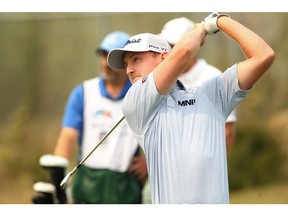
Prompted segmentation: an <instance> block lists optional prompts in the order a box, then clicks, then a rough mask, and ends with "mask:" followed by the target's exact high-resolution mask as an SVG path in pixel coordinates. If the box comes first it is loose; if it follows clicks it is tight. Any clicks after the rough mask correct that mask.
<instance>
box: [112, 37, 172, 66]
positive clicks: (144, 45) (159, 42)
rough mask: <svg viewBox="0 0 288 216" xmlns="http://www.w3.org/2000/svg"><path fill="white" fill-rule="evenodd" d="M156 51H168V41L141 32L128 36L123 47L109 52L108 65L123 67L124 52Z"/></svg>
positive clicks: (169, 48) (169, 49)
mask: <svg viewBox="0 0 288 216" xmlns="http://www.w3.org/2000/svg"><path fill="white" fill-rule="evenodd" d="M146 51H154V52H157V53H163V52H168V53H169V52H170V51H171V47H170V45H169V44H168V42H167V41H166V40H165V39H164V38H162V37H160V36H158V35H155V34H151V33H142V34H138V35H134V36H132V37H130V38H129V40H128V41H127V42H126V44H125V45H124V47H123V48H116V49H113V50H111V51H110V52H109V54H108V57H107V61H108V65H109V67H111V68H114V69H124V64H123V63H124V62H123V56H124V53H125V52H146Z"/></svg>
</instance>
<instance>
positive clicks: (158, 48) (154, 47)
mask: <svg viewBox="0 0 288 216" xmlns="http://www.w3.org/2000/svg"><path fill="white" fill-rule="evenodd" d="M149 48H153V49H157V50H160V49H161V50H162V51H167V49H166V48H165V47H159V46H155V45H153V44H149Z"/></svg>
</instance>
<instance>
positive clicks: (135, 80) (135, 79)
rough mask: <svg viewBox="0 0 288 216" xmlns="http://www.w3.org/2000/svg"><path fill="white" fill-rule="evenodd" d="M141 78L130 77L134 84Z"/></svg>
mask: <svg viewBox="0 0 288 216" xmlns="http://www.w3.org/2000/svg"><path fill="white" fill-rule="evenodd" d="M140 78H141V77H134V78H132V79H130V80H131V83H132V84H134V83H136V82H137V81H138V80H139V79H140Z"/></svg>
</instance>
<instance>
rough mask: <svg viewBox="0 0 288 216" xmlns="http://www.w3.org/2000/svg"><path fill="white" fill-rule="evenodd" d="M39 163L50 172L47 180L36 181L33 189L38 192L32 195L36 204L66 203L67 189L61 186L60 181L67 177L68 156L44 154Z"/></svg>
mask: <svg viewBox="0 0 288 216" xmlns="http://www.w3.org/2000/svg"><path fill="white" fill-rule="evenodd" d="M39 164H40V165H41V167H43V168H44V170H46V171H47V172H48V175H49V178H48V180H47V182H41V181H40V182H36V183H35V184H34V185H33V190H34V191H35V192H36V194H35V195H33V197H32V202H33V203H34V204H66V203H67V194H66V190H65V189H62V188H61V187H60V183H61V181H62V180H63V178H64V177H65V174H66V168H67V167H68V166H69V161H68V160H67V159H66V158H63V157H59V156H55V155H49V154H46V155H43V156H41V157H40V160H39Z"/></svg>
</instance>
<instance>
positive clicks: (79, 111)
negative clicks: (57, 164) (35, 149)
mask: <svg viewBox="0 0 288 216" xmlns="http://www.w3.org/2000/svg"><path fill="white" fill-rule="evenodd" d="M83 106H84V105H83V86H82V84H81V85H78V86H77V87H76V88H74V89H73V91H72V92H71V94H70V97H69V99H68V101H67V104H66V109H65V113H64V116H63V122H62V129H61V131H60V134H59V136H58V139H57V143H56V146H55V148H54V155H57V156H62V157H65V158H67V159H71V156H72V155H73V151H74V149H75V146H77V145H76V144H77V143H78V141H79V136H80V131H81V129H82V124H83Z"/></svg>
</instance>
